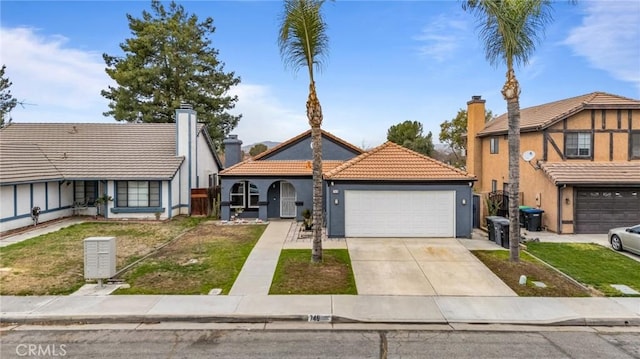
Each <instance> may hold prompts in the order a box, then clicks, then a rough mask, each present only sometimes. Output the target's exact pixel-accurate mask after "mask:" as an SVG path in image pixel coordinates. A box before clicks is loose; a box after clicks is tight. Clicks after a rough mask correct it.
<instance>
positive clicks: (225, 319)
mask: <svg viewBox="0 0 640 359" xmlns="http://www.w3.org/2000/svg"><path fill="white" fill-rule="evenodd" d="M160 322H190V323H247V324H255V323H258V324H260V323H265V324H268V323H276V322H282V323H317V324H390V325H409V326H410V325H459V324H469V325H478V326H479V327H480V326H482V325H520V326H563V327H564V326H566V327H592V326H599V327H640V318H573V319H566V320H560V321H544V322H542V321H541V322H532V321H517V320H516V321H509V320H506V321H496V320H477V319H475V320H469V321H464V320H456V321H447V320H441V321H439V320H434V321H420V322H418V321H380V320H371V321H368V320H357V319H352V318H346V317H335V316H334V317H332V318H331V320H330V321H325V322H313V321H309V318H308V316H306V315H280V316H238V315H212V316H207V315H187V316H185V315H175V316H172V315H157V316H155V315H110V316H99V315H70V316H30V315H20V316H11V315H9V316H3V317H2V318H0V324H4V325H9V324H16V325H20V324H37V325H60V324H63V325H64V324H125V323H139V324H153V323H160Z"/></svg>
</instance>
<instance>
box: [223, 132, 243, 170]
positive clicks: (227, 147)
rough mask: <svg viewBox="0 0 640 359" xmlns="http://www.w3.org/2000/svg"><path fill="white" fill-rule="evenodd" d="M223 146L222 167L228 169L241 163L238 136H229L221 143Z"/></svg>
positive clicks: (240, 148)
mask: <svg viewBox="0 0 640 359" xmlns="http://www.w3.org/2000/svg"><path fill="white" fill-rule="evenodd" d="M222 143H223V144H224V167H225V168H229V167H231V166H233V165H235V164H236V163H239V162H240V161H242V141H240V140H239V139H238V135H229V136H228V137H227V138H225V139H224V141H222Z"/></svg>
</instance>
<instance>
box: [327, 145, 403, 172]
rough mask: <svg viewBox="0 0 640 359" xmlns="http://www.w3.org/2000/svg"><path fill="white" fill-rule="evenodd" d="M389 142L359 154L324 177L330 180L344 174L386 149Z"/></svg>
mask: <svg viewBox="0 0 640 359" xmlns="http://www.w3.org/2000/svg"><path fill="white" fill-rule="evenodd" d="M389 142H391V141H387V142H385V143H383V144H381V145H379V146H377V147H374V148H372V149H370V150H369V151H366V152H363V153H361V154H359V155H358V156H356V157H354V158H352V159H350V160H348V161H346V162H345V163H343V164H341V165H340V166H338V167H336V168H334V169H332V170H331V171H329V172H327V173H325V174H324V175H323V177H327V178H330V177H332V176H335V175H336V174H338V173H340V172H342V171H343V170H345V169H347V168H349V167H351V166H353V165H355V164H356V163H358V162H361V161H362V160H364V159H365V158H367V157H371V155H372V154H374V153H376V152H378V151H380V150H381V149H382V148H384V147H386V145H387V144H388V143H389Z"/></svg>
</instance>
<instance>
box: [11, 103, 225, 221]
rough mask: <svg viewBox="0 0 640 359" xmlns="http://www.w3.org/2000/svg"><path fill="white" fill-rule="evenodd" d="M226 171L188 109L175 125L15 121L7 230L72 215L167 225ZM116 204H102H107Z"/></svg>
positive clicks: (188, 209) (180, 111) (181, 111)
mask: <svg viewBox="0 0 640 359" xmlns="http://www.w3.org/2000/svg"><path fill="white" fill-rule="evenodd" d="M221 168H222V165H221V163H220V160H219V159H218V157H217V155H216V152H215V147H214V146H213V143H212V141H211V138H210V137H209V135H208V132H207V130H206V127H205V126H204V125H203V124H199V123H197V116H196V112H195V111H193V110H192V109H191V107H190V106H189V105H185V106H183V107H182V108H180V109H178V110H176V123H162V124H161V123H112V124H107V123H12V124H9V125H7V126H5V127H4V128H2V129H1V130H0V203H1V206H0V207H1V208H0V226H1V231H2V232H4V231H7V230H11V229H16V228H20V227H24V226H28V225H31V224H32V219H31V209H32V208H33V207H40V210H41V212H40V221H47V220H53V219H57V218H62V217H67V216H71V215H96V214H97V212H98V211H99V212H100V215H103V216H104V217H106V218H112V219H113V218H117V219H125V218H126V219H155V218H160V219H166V218H171V217H172V216H176V215H179V214H190V213H191V204H192V203H191V192H192V190H193V189H196V188H209V187H212V186H214V185H216V182H217V173H218V172H219V170H220V169H221ZM105 196H106V198H109V199H110V200H108V201H107V202H106V203H104V204H100V200H99V199H100V198H101V197H105Z"/></svg>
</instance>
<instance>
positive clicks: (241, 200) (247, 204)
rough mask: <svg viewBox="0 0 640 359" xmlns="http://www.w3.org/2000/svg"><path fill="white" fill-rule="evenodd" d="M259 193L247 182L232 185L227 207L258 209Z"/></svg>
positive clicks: (256, 187) (256, 188) (253, 185)
mask: <svg viewBox="0 0 640 359" xmlns="http://www.w3.org/2000/svg"><path fill="white" fill-rule="evenodd" d="M259 199H260V192H259V191H258V186H256V185H255V184H253V183H251V182H249V181H240V182H236V183H234V184H233V186H232V187H231V192H230V194H229V206H230V207H231V208H245V209H248V208H260V205H259V204H258V201H259Z"/></svg>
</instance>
